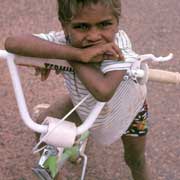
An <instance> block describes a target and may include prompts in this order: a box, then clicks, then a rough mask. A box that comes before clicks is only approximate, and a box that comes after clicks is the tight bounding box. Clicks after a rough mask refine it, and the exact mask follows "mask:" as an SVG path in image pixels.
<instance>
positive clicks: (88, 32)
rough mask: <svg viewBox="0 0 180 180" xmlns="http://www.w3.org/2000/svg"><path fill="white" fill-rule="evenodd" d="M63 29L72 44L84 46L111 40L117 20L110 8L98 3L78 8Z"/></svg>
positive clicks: (116, 27)
mask: <svg viewBox="0 0 180 180" xmlns="http://www.w3.org/2000/svg"><path fill="white" fill-rule="evenodd" d="M63 29H64V31H65V34H66V35H68V37H69V40H70V44H71V45H72V46H74V47H77V48H86V47H90V46H94V45H100V44H105V43H108V42H113V41H114V38H115V34H116V32H117V31H118V21H117V19H116V17H115V16H114V15H113V14H112V10H111V9H110V8H107V7H105V6H104V5H102V4H100V3H98V4H92V5H90V6H85V7H83V8H82V9H80V10H79V11H78V12H77V13H76V15H75V16H74V17H73V18H72V20H71V22H70V23H68V24H66V25H64V26H63Z"/></svg>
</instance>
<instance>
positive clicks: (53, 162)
mask: <svg viewBox="0 0 180 180" xmlns="http://www.w3.org/2000/svg"><path fill="white" fill-rule="evenodd" d="M44 167H45V169H48V170H49V172H50V174H51V176H52V178H55V177H56V175H57V173H58V164H57V156H50V157H49V158H48V159H47V160H46V161H45V163H44Z"/></svg>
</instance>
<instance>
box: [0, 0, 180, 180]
mask: <svg viewBox="0 0 180 180" xmlns="http://www.w3.org/2000/svg"><path fill="white" fill-rule="evenodd" d="M178 2H179V1H178V0H163V1H162V0H156V1H154V0H149V1H144V0H133V1H132V0H126V1H125V0H123V1H122V5H123V17H122V19H121V28H122V29H124V30H126V31H127V33H128V34H129V36H130V38H131V39H132V42H133V46H134V49H135V50H136V51H137V52H138V53H140V54H143V53H154V54H156V55H167V54H168V53H169V52H173V53H174V56H175V58H174V60H173V61H172V62H168V63H163V64H157V65H151V66H153V67H156V68H160V69H167V70H171V71H180V61H179V59H180V51H179V47H180V3H178ZM59 29H60V25H59V23H58V20H57V17H56V2H55V0H53V1H51V3H50V1H48V0H38V1H36V0H31V1H23V0H14V1H11V0H6V1H4V0H0V49H3V48H4V46H3V44H4V40H5V39H6V38H7V37H8V36H9V35H13V34H21V33H39V32H48V31H50V30H56V31H57V30H59ZM20 72H21V78H22V83H23V87H24V90H25V95H26V98H27V103H28V107H29V110H30V111H31V112H32V108H33V106H35V105H37V104H39V103H51V102H53V101H54V100H55V99H56V98H57V97H58V96H60V95H62V94H63V93H65V89H64V87H63V80H62V77H61V76H56V75H54V74H53V73H52V75H51V76H50V78H49V80H48V81H46V82H41V81H40V80H39V79H37V78H35V77H34V76H33V73H34V71H33V70H32V69H27V68H20ZM0 74H1V75H0V180H35V178H34V177H33V175H32V173H31V167H33V166H34V165H35V163H36V162H37V160H38V156H37V155H33V154H32V151H31V150H32V148H33V146H34V145H35V140H34V134H33V132H32V131H30V130H29V129H28V128H27V127H26V126H25V125H24V124H23V122H22V121H21V118H20V116H19V113H18V109H17V105H16V101H15V97H14V93H13V89H12V84H11V81H10V77H9V73H8V70H7V66H6V64H5V62H3V61H0ZM179 97H180V86H175V85H167V84H160V83H154V82H149V83H148V101H149V106H150V119H149V127H150V128H149V134H148V138H147V139H148V141H147V160H148V164H149V165H150V167H151V172H152V176H153V180H180V135H179V132H180V122H179V120H180V113H179V112H180V101H179V100H178V99H179ZM87 154H88V155H89V161H88V169H87V176H86V180H129V179H131V178H130V173H129V171H128V169H127V167H126V165H125V163H124V161H123V148H122V143H121V141H119V142H116V143H114V144H113V145H112V146H111V147H108V148H107V147H106V148H102V147H99V146H98V145H97V144H95V143H94V142H93V140H90V141H89V144H88V148H87ZM66 174H67V176H68V179H70V180H76V179H79V178H78V177H79V175H80V166H73V165H69V166H68V167H67V172H66Z"/></svg>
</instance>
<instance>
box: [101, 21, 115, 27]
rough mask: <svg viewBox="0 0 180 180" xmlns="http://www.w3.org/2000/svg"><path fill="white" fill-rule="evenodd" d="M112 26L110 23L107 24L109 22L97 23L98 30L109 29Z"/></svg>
mask: <svg viewBox="0 0 180 180" xmlns="http://www.w3.org/2000/svg"><path fill="white" fill-rule="evenodd" d="M111 25H112V22H109V21H104V22H101V23H99V25H98V26H99V28H106V27H109V26H111Z"/></svg>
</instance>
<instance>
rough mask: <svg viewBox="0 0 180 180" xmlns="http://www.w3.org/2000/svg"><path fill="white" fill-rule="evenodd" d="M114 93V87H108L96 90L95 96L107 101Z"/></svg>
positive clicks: (99, 99) (97, 98)
mask: <svg viewBox="0 0 180 180" xmlns="http://www.w3.org/2000/svg"><path fill="white" fill-rule="evenodd" d="M113 94H114V91H113V90H112V89H110V88H106V89H102V90H99V91H96V94H94V97H95V99H96V100H98V101H101V102H107V101H109V100H110V99H111V98H112V96H113Z"/></svg>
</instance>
